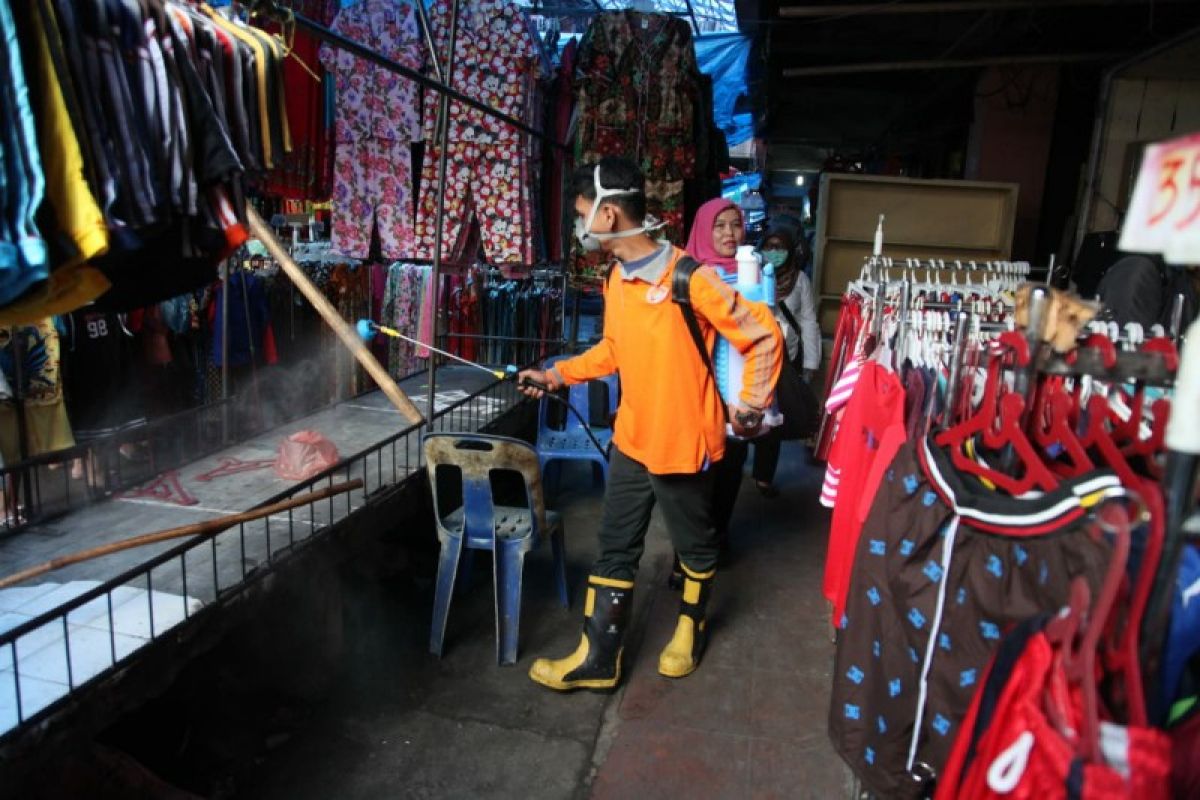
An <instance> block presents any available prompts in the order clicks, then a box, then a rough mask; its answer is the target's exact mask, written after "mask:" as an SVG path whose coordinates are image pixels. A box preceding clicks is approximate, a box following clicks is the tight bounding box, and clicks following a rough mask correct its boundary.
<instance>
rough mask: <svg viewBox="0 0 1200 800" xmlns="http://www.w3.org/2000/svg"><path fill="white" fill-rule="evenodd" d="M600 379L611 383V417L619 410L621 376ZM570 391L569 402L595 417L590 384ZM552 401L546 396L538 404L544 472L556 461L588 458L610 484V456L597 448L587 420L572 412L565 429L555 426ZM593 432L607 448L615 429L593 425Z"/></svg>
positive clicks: (550, 364) (539, 446)
mask: <svg viewBox="0 0 1200 800" xmlns="http://www.w3.org/2000/svg"><path fill="white" fill-rule="evenodd" d="M565 358H567V356H556V357H555V358H552V359H550V360H549V361H547V362H546V365H545V366H546V369H550V368H551V367H553V366H554V365H555V364H557V363H558V362H559V361H562V360H564V359H565ZM599 380H600V381H601V382H603V383H605V384H606V385H607V386H608V415H609V416H610V417H611V416H612V415H613V414H615V413H617V405H618V402H619V394H620V389H619V383H618V381H617V376H616V375H608V376H606V377H603V378H600V379H599ZM567 393H568V394H567V401H568V402H569V403H570V404H571V405H572V406H574V407H575V409H576V410H577V411H579V413H580V415H581V416H582V417H583V418H584V419H591V415H590V411H591V399H590V397H589V393H588V384H586V383H581V384H577V385H575V386H571V387H570V388H568V389H567ZM551 402H554V401H552V400H550V399H549V398H546V397H543V398H542V400H541V403H540V404H539V405H538V432H537V452H538V462H539V463H540V464H541V467H542V473H543V474H546V469H547V466H548V465H550V464H555V462H561V461H587V462H590V463H591V464H592V470H593V474H594V475H597V476H599V477H600V478H601V480H603V482H604V483H605V484H607V483H608V459H607V458H605V457H604V456H603V455H602V454H601V453H600V452H598V451H597V450H596V446H595V445H594V444H592V440H591V439H589V438H588V435H587V431H585V430H584V428H583V423H581V422H580V421H579V419H578V417H576V416H575V415H574V414H572V413H571V412H569V411H567V412H566V417H565V422H564V424H563V427H562V428H561V429H560V428H554V427H551V426H550V424H549V413H548V412H549V404H550V403H551ZM592 433H593V434H595V436H596V438H597V439H598V440H599V441H600V444H601V446H602V447H604V448H606V449H607V448H608V446H609V443H610V442H611V441H612V429H611V428H593V429H592ZM555 465H556V466H558V465H557V464H555Z"/></svg>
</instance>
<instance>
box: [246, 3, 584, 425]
mask: <svg viewBox="0 0 1200 800" xmlns="http://www.w3.org/2000/svg"><path fill="white" fill-rule="evenodd" d="M414 8H415V9H416V11H417V16H418V19H419V20H420V24H421V30H422V35H423V36H424V38H425V42H426V45H427V46H428V47H429V51H430V56H431V58H430V61H431V63H432V64H433V65H434V66H433V68H434V74H435V77H433V78H431V77H429V76H427V75H424V74H422V73H421V72H419V71H417V70H414V69H410V68H409V67H406V66H404V65H403V64H399V63H397V62H395V61H393V60H391V59H389V58H387V57H386V56H384V55H382V54H381V53H378V52H376V51H374V50H372V49H370V48H368V47H364V46H363V45H361V44H359V43H358V42H355V41H353V40H352V39H348V38H346V37H345V36H342V35H340V34H338V33H336V32H335V31H333V30H330V29H329V28H328V27H326V26H324V25H322V24H320V23H319V22H316V21H315V20H312V19H309V18H308V17H306V16H304V15H303V14H296V13H295V12H294V11H292V10H291V9H289V8H285V7H283V6H282V5H280V4H279V3H277V2H273V1H272V0H266V1H265V2H258V3H256V4H254V5H253V7H252V11H253V12H254V13H256V14H266V15H269V16H272V17H275V18H276V19H279V20H281V21H283V22H286V23H287V24H289V25H295V26H296V27H297V28H299V29H301V30H303V31H305V32H307V33H309V34H311V35H312V36H313V37H314V38H316V39H317V40H319V41H321V42H324V43H325V44H328V45H330V46H332V47H336V48H339V49H341V50H345V51H346V52H348V53H351V54H352V55H355V56H357V57H359V58H361V59H363V60H365V61H369V62H371V63H372V64H375V65H377V66H380V67H382V68H384V69H386V70H388V71H390V72H394V73H396V74H397V75H401V76H403V77H405V78H408V79H409V80H411V81H414V82H415V83H417V84H419V85H420V86H422V87H424V88H426V89H431V90H433V91H435V92H438V93H439V95H440V96H441V104H440V108H439V110H438V126H437V128H438V130H437V136H438V146H439V147H440V149H441V150H440V153H441V155H440V158H439V163H438V174H439V176H440V177H441V180H439V181H438V186H437V206H436V208H437V225H438V227H437V239H436V245H435V249H434V259H433V270H432V271H433V276H432V277H433V284H432V285H433V286H434V287H437V286H438V285H439V284H438V279H439V278H438V276H439V274H440V272H441V266H442V265H441V257H442V244H443V243H442V229H441V224H442V215H443V213H444V206H445V194H446V183H445V175H446V149H447V139H448V136H449V130H450V125H449V121H448V120H447V119H446V117H447V115H448V111H449V102H450V101H451V100H456V101H458V102H460V103H463V104H464V105H467V106H470V107H471V108H474V109H477V110H479V111H481V112H483V113H484V114H487V115H488V116H490V117H493V118H494V119H497V120H500V121H501V122H503V123H505V124H506V125H510V126H512V127H514V128H516V129H517V130H520V131H522V132H524V133H527V134H529V135H531V136H536V137H537V138H538V139H541V140H542V141H544V142H546V143H549V144H550V145H551V146H553V147H556V148H558V149H560V150H566V149H567V147H566V145H564V144H563V143H562V142H558V141H555V140H554V139H552V138H550V137H549V136H548V135H547V134H546V133H544V132H543V131H540V130H538V129H536V128H533V127H531V126H529V125H527V124H525V123H524V122H522V121H521V120H519V119H517V118H516V117H512V116H509V115H508V114H505V113H503V112H501V111H498V110H497V109H494V108H492V107H491V106H489V105H487V104H486V103H481V102H480V101H478V100H476V99H474V98H472V97H469V96H467V95H466V94H464V93H462V92H460V91H458V90H456V89H455V88H454V87H453V86H451V85H449V84H448V83H447V81H449V80H451V78H452V76H453V75H454V64H455V52H454V50H455V47H454V45H455V39H456V37H457V29H458V16H459V0H452V2H451V27H450V39H449V47H448V52H447V53H446V54H445V62H444V64H439V61H438V54H437V52H436V51H435V49H434V42H433V35H432V32H431V30H430V27H429V18H428V14H427V13H426V10H425V8H424V7H423V6H422V4H421V3H419V2H418V3H414ZM441 316H442V309H441V303H440V298H439V297H438V293H435V295H434V302H433V318H434V326H435V327H434V338H435V339H436V338H437V332H438V330H440V320H441ZM436 393H437V364H436V361H435V359H433V358H430V359H429V392H428V397H429V401H428V402H429V405H428V411H429V413H430V414H432V413H433V410H434V408H435V406H434V397H435V395H436Z"/></svg>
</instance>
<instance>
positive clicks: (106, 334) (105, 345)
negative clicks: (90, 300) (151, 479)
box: [63, 311, 145, 436]
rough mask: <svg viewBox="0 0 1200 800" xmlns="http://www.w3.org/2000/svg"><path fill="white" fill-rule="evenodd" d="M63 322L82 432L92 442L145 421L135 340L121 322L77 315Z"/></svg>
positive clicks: (108, 316)
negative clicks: (102, 434)
mask: <svg viewBox="0 0 1200 800" xmlns="http://www.w3.org/2000/svg"><path fill="white" fill-rule="evenodd" d="M63 319H64V326H65V328H66V334H65V343H66V346H65V347H64V348H63V367H64V372H65V378H66V394H67V410H68V412H70V415H71V421H72V422H73V423H74V425H75V429H76V431H77V432H79V433H80V434H82V435H85V436H86V435H87V434H90V433H96V432H99V431H103V430H106V429H109V428H114V427H117V426H120V425H123V424H125V423H128V422H130V421H132V420H136V419H140V418H141V417H143V416H144V414H145V408H144V404H143V402H142V401H143V398H142V397H141V395H140V393H139V392H138V391H137V390H136V389H135V388H134V387H133V383H134V381H133V364H134V359H133V338H132V336H130V334H129V333H128V332H127V331H126V329H125V325H124V323H123V321H122V320H121V317H120V316H119V315H117V314H112V313H106V312H102V311H74V312H72V313H70V314H68V315H66V316H65V317H64V318H63Z"/></svg>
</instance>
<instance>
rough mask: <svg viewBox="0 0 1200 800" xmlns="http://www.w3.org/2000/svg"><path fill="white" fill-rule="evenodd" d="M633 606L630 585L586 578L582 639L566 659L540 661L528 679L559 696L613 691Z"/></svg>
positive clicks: (530, 669) (624, 582) (610, 580)
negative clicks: (592, 691) (576, 690)
mask: <svg viewBox="0 0 1200 800" xmlns="http://www.w3.org/2000/svg"><path fill="white" fill-rule="evenodd" d="M632 604H633V581H622V580H617V579H615V578H601V577H599V576H597V575H591V576H589V577H588V589H587V601H586V603H585V605H584V609H583V636H581V637H580V639H579V646H578V647H577V648H575V652H574V653H571V655H569V656H567V657H566V658H560V659H557V660H551V659H548V658H539V659H537V660H536V661H534V662H533V666H531V667H530V668H529V677H530V678H532V679H533V680H534V681H536V682H537V683H540V684H541V685H542V686H545V687H548V688H550V689H554V690H556V691H559V692H569V691H571V690H573V689H596V690H601V691H603V690H608V689H615V688H616V686H617V683H618V682H619V681H620V680H621V651H622V649H623V648H622V643H623V640H624V638H625V626H626V624H627V623H628V621H629V610H630V608H631V607H632Z"/></svg>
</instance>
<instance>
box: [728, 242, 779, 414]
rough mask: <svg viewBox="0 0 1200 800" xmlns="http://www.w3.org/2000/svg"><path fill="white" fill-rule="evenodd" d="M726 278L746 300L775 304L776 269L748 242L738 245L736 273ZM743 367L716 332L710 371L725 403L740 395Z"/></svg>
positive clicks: (743, 363)
mask: <svg viewBox="0 0 1200 800" xmlns="http://www.w3.org/2000/svg"><path fill="white" fill-rule="evenodd" d="M725 280H726V281H727V282H729V283H731V284H732V285H733V289H734V290H735V291H736V292H737V293H738V294H740V295H742V296H743V297H745V298H746V299H747V300H754V301H756V302H759V303H766V304H767V305H768V306H771V307H772V308H774V307H775V268H774V267H772V266H771V265H770V264H767V265H766V266H763V263H762V261H761V260H760V258H759V255H758V253H756V252H755V250H754V248H753V247H751V246H750V245H743V246H742V247H739V248H738V251H737V274H736V275H726V276H725ZM745 368H746V361H745V359H744V358H743V357H742V354H741V353H739V352H738V351H737V348H736V347H734V346H733V345H731V344H730V343H729V342H728V341H727V340H726V339H725V337H723V336H721V335H719V334H718V335H717V343H716V346H715V347H714V348H713V371H714V372H715V373H716V374H717V388H718V389H719V390H720V391H721V397H723V398H724V399H725V402H726V403H729V404H731V405H732V404H736V403H737V402H738V399H739V398H740V397H741V394H742V386H743V374H744V373H745Z"/></svg>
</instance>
